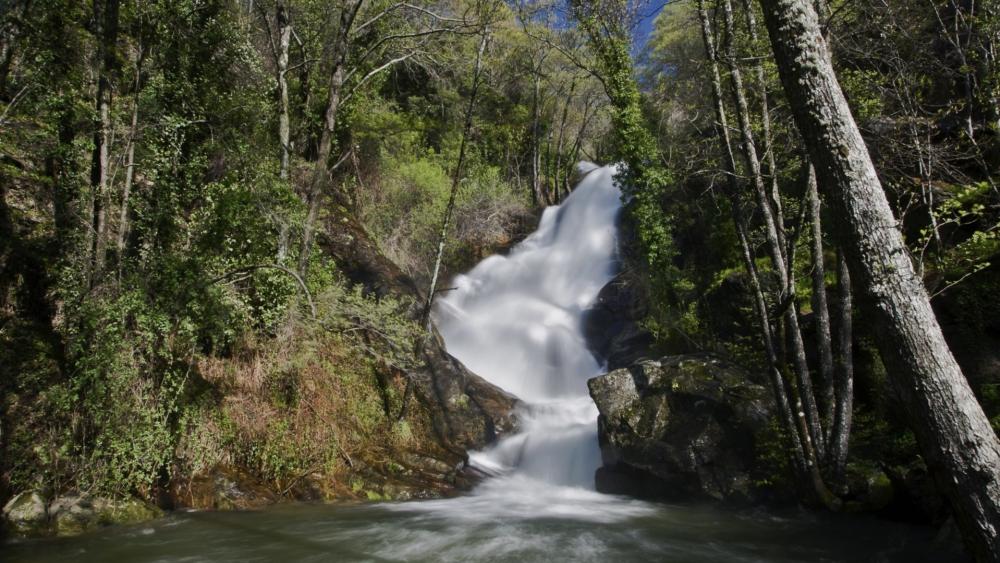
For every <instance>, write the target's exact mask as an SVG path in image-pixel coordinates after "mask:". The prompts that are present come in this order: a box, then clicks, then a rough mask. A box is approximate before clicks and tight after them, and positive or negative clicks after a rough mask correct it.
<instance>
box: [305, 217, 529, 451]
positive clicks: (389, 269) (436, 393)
mask: <svg viewBox="0 0 1000 563" xmlns="http://www.w3.org/2000/svg"><path fill="white" fill-rule="evenodd" d="M334 199H336V198H334ZM317 243H318V246H319V247H320V249H321V250H322V251H323V252H324V254H325V255H327V256H329V257H330V258H333V260H334V261H335V262H336V264H337V268H338V270H340V271H341V272H342V273H343V274H344V275H345V276H346V277H347V279H348V280H349V281H350V282H351V283H354V284H359V285H361V286H362V287H363V288H364V290H365V291H366V292H369V293H373V294H375V295H377V296H379V297H383V296H391V297H394V298H397V299H399V298H402V299H409V300H410V301H411V302H412V303H413V307H412V310H411V315H413V316H414V317H418V316H419V315H420V314H421V312H422V307H421V306H422V304H423V303H424V300H425V297H424V295H422V293H421V291H420V290H419V289H418V288H417V286H416V284H415V283H414V282H413V280H412V279H410V278H409V277H408V276H407V275H406V274H405V273H403V271H402V270H400V269H399V267H398V266H396V264H394V263H393V262H392V261H391V260H389V259H388V258H386V257H385V256H384V255H383V254H382V253H381V251H379V249H378V246H377V245H376V244H375V241H373V240H372V239H371V237H369V236H368V233H367V232H366V231H365V229H364V227H363V226H362V225H361V224H360V223H359V222H358V221H357V220H356V219H355V217H354V215H353V213H352V212H351V210H350V208H349V205H347V204H346V203H345V202H343V201H340V200H336V201H332V202H331V205H330V206H329V207H328V215H327V217H326V220H325V225H324V229H323V232H322V233H320V234H319V236H318V238H317ZM417 356H418V358H419V359H420V360H421V362H420V365H419V366H418V367H417V368H415V369H413V370H411V371H410V373H409V374H408V376H409V378H410V380H411V381H412V382H413V383H414V392H415V393H414V394H415V396H416V397H417V399H418V400H420V401H421V402H422V403H423V404H424V406H425V407H426V410H427V412H428V413H429V414H430V415H431V416H432V418H433V422H434V428H435V431H436V432H437V434H438V436H439V438H440V439H441V441H442V444H441V445H442V447H443V449H444V450H446V451H449V452H451V453H452V454H459V455H460V456H461V457H462V458H463V459H464V458H465V456H466V454H465V450H469V449H482V448H483V447H485V446H486V445H488V444H490V443H492V442H493V441H495V440H496V439H497V438H499V437H500V436H502V435H504V434H506V433H509V432H512V431H513V430H514V427H515V424H516V420H515V418H514V415H513V413H514V406H515V405H516V403H517V400H516V399H515V398H514V397H512V396H511V395H509V394H507V393H506V392H504V391H502V390H501V389H500V388H498V387H496V386H494V385H492V384H490V383H489V382H487V381H486V380H484V379H482V378H481V377H479V376H477V375H476V374H474V373H472V372H470V371H469V370H468V369H466V368H465V366H464V365H462V363H461V362H459V361H458V360H456V359H455V358H453V357H452V356H451V355H450V354H448V353H447V352H446V351H445V349H444V342H443V341H442V340H441V337H440V335H438V334H437V331H432V333H431V334H430V335H428V336H427V337H425V338H424V339H423V340H422V341H421V342H420V343H419V345H418V349H417ZM446 457H448V458H449V460H448V461H450V457H451V456H446Z"/></svg>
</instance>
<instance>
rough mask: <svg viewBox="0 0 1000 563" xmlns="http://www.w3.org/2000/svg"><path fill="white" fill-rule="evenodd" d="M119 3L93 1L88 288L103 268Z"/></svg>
mask: <svg viewBox="0 0 1000 563" xmlns="http://www.w3.org/2000/svg"><path fill="white" fill-rule="evenodd" d="M118 2H119V0H94V19H95V20H97V21H98V22H99V23H98V26H99V28H98V29H99V32H98V33H99V35H100V38H99V42H100V43H99V44H100V47H99V49H98V54H99V59H100V61H101V69H100V71H99V73H98V79H97V103H96V106H97V114H98V119H99V121H98V127H97V129H96V130H95V131H94V153H93V159H92V161H91V166H90V187H91V192H92V194H93V202H92V213H91V231H92V232H91V236H92V237H93V238H92V239H91V247H90V284H91V286H93V285H94V284H95V283H97V278H98V276H99V275H100V271H101V269H102V268H103V267H104V253H105V248H106V246H107V230H108V228H107V203H108V202H107V198H108V169H109V165H110V157H109V155H110V150H111V147H110V145H111V135H112V131H113V126H114V125H113V124H112V122H111V97H112V93H111V78H112V75H113V74H114V72H115V68H116V67H117V58H116V55H115V50H116V45H115V43H116V42H117V40H118Z"/></svg>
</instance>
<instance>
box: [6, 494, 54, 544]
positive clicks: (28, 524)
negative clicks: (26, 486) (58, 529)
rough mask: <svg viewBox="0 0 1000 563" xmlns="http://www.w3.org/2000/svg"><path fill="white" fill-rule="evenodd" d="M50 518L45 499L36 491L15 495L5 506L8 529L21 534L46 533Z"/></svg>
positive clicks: (34, 534)
mask: <svg viewBox="0 0 1000 563" xmlns="http://www.w3.org/2000/svg"><path fill="white" fill-rule="evenodd" d="M48 519H49V515H48V512H46V506H45V499H44V498H43V497H42V495H41V494H39V493H38V492H36V491H28V492H24V493H20V494H18V495H14V497H13V498H11V499H10V500H9V501H7V504H6V505H4V507H3V520H4V525H5V527H6V529H7V530H9V531H10V532H12V533H14V534H17V535H19V536H36V535H42V534H44V533H45V531H46V528H47V527H48Z"/></svg>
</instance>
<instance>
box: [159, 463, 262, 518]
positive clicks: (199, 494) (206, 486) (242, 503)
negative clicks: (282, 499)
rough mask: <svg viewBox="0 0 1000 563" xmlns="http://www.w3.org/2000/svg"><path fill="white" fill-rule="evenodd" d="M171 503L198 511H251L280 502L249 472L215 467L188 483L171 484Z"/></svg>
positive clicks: (226, 467)
mask: <svg viewBox="0 0 1000 563" xmlns="http://www.w3.org/2000/svg"><path fill="white" fill-rule="evenodd" d="M170 501H171V502H170V504H172V505H173V506H174V507H176V508H195V509H199V510H252V509H258V508H263V507H265V506H267V505H270V504H274V503H275V502H277V501H278V497H277V495H275V494H274V492H273V491H272V490H271V489H270V488H269V487H267V486H266V485H264V484H263V483H261V482H260V481H259V480H258V479H257V478H255V477H254V476H252V475H250V474H249V473H247V472H246V471H244V470H242V469H239V468H234V467H229V466H221V465H220V466H216V467H214V468H212V469H211V470H209V471H208V472H206V473H204V474H201V475H197V476H195V477H193V478H191V479H190V480H187V481H183V482H181V481H177V482H174V483H172V486H171V490H170Z"/></svg>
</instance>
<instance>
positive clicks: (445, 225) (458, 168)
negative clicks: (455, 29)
mask: <svg viewBox="0 0 1000 563" xmlns="http://www.w3.org/2000/svg"><path fill="white" fill-rule="evenodd" d="M489 38H490V31H489V28H484V29H483V37H482V39H481V40H480V41H479V50H478V51H476V66H475V68H474V69H473V72H472V92H471V93H470V94H469V105H468V107H467V108H466V109H465V126H464V127H463V128H462V142H461V144H460V145H459V148H458V162H457V163H456V164H455V173H454V175H452V178H451V194H450V195H449V196H448V206H447V207H445V211H444V217H443V218H442V220H441V230H440V232H439V233H438V245H437V254H436V255H435V257H434V272H433V273H432V274H431V287H430V291H428V292H427V303H426V304H425V305H424V314H423V317H424V318H423V321H424V325H425V326H426V327H427V329H428V330H430V329H431V307H433V306H434V294H435V293H436V292H437V281H438V275H439V274H440V273H441V260H442V258H443V257H444V244H445V240H446V239H447V237H448V229H449V228H450V227H451V216H452V213H453V212H454V211H455V198H456V196H457V195H458V187H459V184H460V183H461V181H462V167H463V166H464V165H465V147H466V145H467V144H468V142H469V135H470V134H471V132H472V114H473V110H475V108H476V94H478V93H479V76H480V75H481V74H482V70H483V53H484V52H485V51H486V43H487V42H488V41H489Z"/></svg>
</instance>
